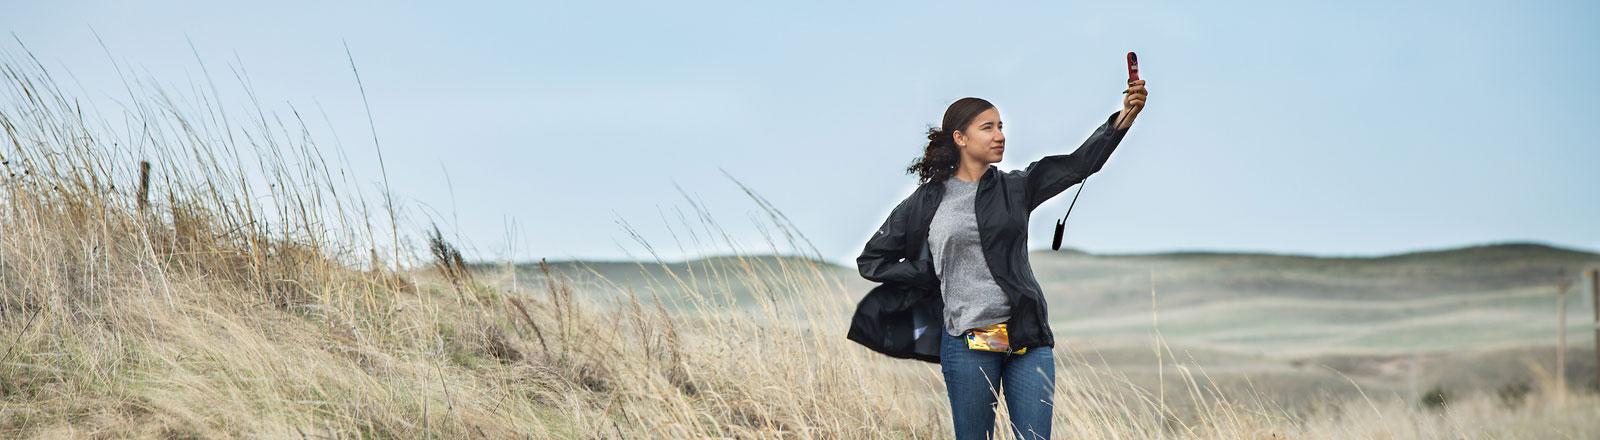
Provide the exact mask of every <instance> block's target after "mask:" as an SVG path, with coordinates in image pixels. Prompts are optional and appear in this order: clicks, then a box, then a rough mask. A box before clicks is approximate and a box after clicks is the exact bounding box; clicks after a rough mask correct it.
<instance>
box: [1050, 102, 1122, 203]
mask: <svg viewBox="0 0 1600 440" xmlns="http://www.w3.org/2000/svg"><path fill="white" fill-rule="evenodd" d="M1127 117H1128V113H1127V109H1123V110H1122V114H1121V115H1118V116H1117V122H1116V125H1112V126H1111V130H1112V131H1113V132H1115V131H1116V130H1120V128H1117V127H1121V126H1122V120H1123V119H1124V118H1127ZM1108 154H1109V153H1108ZM1088 185H1089V176H1083V181H1082V182H1078V192H1076V193H1073V194H1072V204H1069V205H1067V215H1064V216H1061V223H1066V222H1067V217H1071V216H1072V208H1073V207H1076V206H1078V196H1081V195H1083V187H1085V186H1088Z"/></svg>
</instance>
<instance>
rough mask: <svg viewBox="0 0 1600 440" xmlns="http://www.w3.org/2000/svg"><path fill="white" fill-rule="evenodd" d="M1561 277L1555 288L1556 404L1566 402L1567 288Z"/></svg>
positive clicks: (1564, 280) (1568, 283) (1569, 282)
mask: <svg viewBox="0 0 1600 440" xmlns="http://www.w3.org/2000/svg"><path fill="white" fill-rule="evenodd" d="M1570 284H1572V282H1571V281H1568V280H1567V279H1566V277H1562V278H1561V281H1560V283H1559V284H1558V285H1557V287H1556V404H1557V405H1560V404H1563V403H1566V401H1567V286H1568V285H1570Z"/></svg>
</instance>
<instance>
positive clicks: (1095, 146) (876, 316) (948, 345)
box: [849, 80, 1148, 440]
mask: <svg viewBox="0 0 1600 440" xmlns="http://www.w3.org/2000/svg"><path fill="white" fill-rule="evenodd" d="M1144 84H1145V82H1144V81H1143V80H1139V81H1132V82H1129V83H1128V88H1127V90H1125V91H1124V92H1123V93H1124V94H1125V96H1124V98H1123V103H1122V109H1121V110H1120V111H1118V112H1116V113H1113V114H1111V116H1110V117H1108V118H1107V119H1106V122H1105V123H1104V124H1102V125H1101V126H1100V127H1099V128H1098V129H1097V130H1095V132H1094V134H1092V135H1090V136H1089V139H1088V140H1086V141H1085V142H1084V143H1083V145H1082V146H1080V147H1078V149H1077V151H1074V152H1073V153H1071V154H1064V155H1053V156H1045V157H1043V158H1041V159H1039V160H1037V161H1034V162H1033V163H1030V164H1028V166H1027V168H1025V169H1022V170H1013V171H1005V172H1001V171H999V170H998V169H997V168H996V167H995V166H994V165H992V164H994V163H996V162H999V161H1000V160H1001V158H1002V157H1003V156H1004V154H1005V144H1006V138H1005V134H1004V133H1003V131H1002V129H1003V128H1004V126H1003V124H1002V122H1001V120H1000V111H999V110H998V109H996V108H995V107H994V105H992V104H990V103H989V102H988V101H985V100H982V99H978V98H962V99H960V100H957V101H956V102H955V103H952V104H950V107H949V108H948V109H946V110H945V113H944V120H943V123H942V124H941V125H940V128H934V129H930V130H929V131H928V144H927V146H926V147H925V148H924V152H923V156H922V157H921V158H920V159H918V160H916V161H915V162H913V163H912V164H911V166H910V167H908V168H907V169H906V172H907V173H911V174H916V175H917V177H918V179H919V181H920V185H919V186H918V187H917V190H916V191H915V192H913V193H912V194H911V196H909V197H907V198H906V199H905V200H904V201H902V202H901V203H900V204H899V205H897V206H896V207H895V209H894V210H893V211H892V212H891V213H890V214H889V218H888V219H887V220H885V221H884V223H883V226H881V227H879V229H878V231H877V233H876V234H874V235H873V237H872V238H871V239H869V240H868V241H867V245H866V247H865V248H864V249H863V250H862V252H861V256H860V257H859V258H857V259H856V264H857V267H858V268H859V269H860V271H861V276H862V277H864V278H866V279H868V280H872V281H877V282H881V283H883V284H882V285H880V286H879V287H878V288H875V289H873V291H872V292H871V293H869V294H868V295H867V298H865V299H863V300H862V302H861V304H860V306H859V307H858V308H857V310H856V316H855V319H854V320H853V321H852V323H851V330H850V336H849V337H850V339H851V340H854V341H856V342H859V343H861V344H863V345H866V346H867V347H869V348H872V349H874V350H877V351H879V352H882V353H885V354H889V355H891V356H896V357H905V358H914V359H921V360H926V361H931V362H938V363H939V364H940V370H941V371H942V372H943V373H944V381H945V390H946V392H947V393H948V394H949V397H950V408H951V414H952V418H953V419H954V422H955V423H954V424H955V432H956V438H957V439H963V440H964V439H977V438H985V437H987V436H992V435H993V432H994V405H996V403H997V399H996V394H1003V395H1004V396H1005V399H1006V406H1007V408H1009V410H1010V414H1011V422H1012V429H1013V431H1014V433H1015V434H1016V436H1017V438H1026V439H1032V438H1046V439H1048V438H1050V421H1051V409H1052V407H1053V406H1052V403H1051V400H1052V394H1053V392H1054V390H1055V362H1054V357H1053V355H1052V353H1051V347H1053V346H1054V345H1055V338H1054V336H1053V335H1052V333H1051V332H1050V327H1049V322H1050V321H1049V319H1048V317H1047V316H1046V310H1047V308H1048V307H1047V306H1046V304H1045V300H1044V296H1043V295H1042V293H1041V289H1040V288H1039V282H1038V281H1037V280H1036V279H1035V278H1034V276H1033V269H1032V268H1031V267H1030V266H1029V265H1028V248H1027V233H1028V214H1029V213H1031V212H1032V211H1033V209H1034V208H1037V207H1038V206H1039V205H1040V204H1042V203H1044V202H1045V201H1046V200H1049V199H1050V198H1051V197H1053V196H1055V195H1056V194H1059V193H1061V192H1062V191H1064V190H1066V189H1067V188H1068V187H1071V186H1072V185H1075V184H1077V183H1079V182H1082V181H1083V179H1084V178H1086V177H1088V176H1089V174H1092V173H1094V172H1096V171H1098V170H1099V169H1100V167H1101V166H1102V165H1104V164H1105V162H1106V159H1107V158H1108V157H1109V156H1110V154H1111V152H1112V151H1114V150H1115V149H1116V146H1117V144H1118V143H1120V142H1121V140H1122V137H1123V135H1125V134H1126V133H1127V130H1128V128H1129V127H1131V126H1132V124H1133V121H1134V119H1135V118H1136V117H1138V115H1139V112H1140V111H1142V110H1143V109H1144V103H1145V99H1146V97H1147V96H1148V92H1147V91H1146V90H1145V86H1144ZM936 323H937V325H936ZM999 327H1004V329H1005V330H1006V332H1008V333H1009V338H1008V339H1009V343H1010V347H1011V348H1010V351H983V350H975V349H972V348H969V344H968V342H967V338H966V336H967V335H968V334H969V333H971V332H973V331H974V330H979V331H985V330H994V329H996V328H999ZM934 329H937V330H938V331H937V332H933V331H929V330H934ZM982 333H987V332H982Z"/></svg>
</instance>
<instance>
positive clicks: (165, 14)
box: [0, 1, 1600, 264]
mask: <svg viewBox="0 0 1600 440" xmlns="http://www.w3.org/2000/svg"><path fill="white" fill-rule="evenodd" d="M16 3H20V4H10V5H7V6H6V13H4V14H0V28H3V29H4V30H6V31H8V32H11V33H15V34H16V36H17V37H18V38H20V39H21V40H22V41H23V42H24V43H25V44H27V45H28V47H29V48H30V49H32V50H33V51H34V52H35V53H36V54H37V55H38V56H39V57H40V58H41V59H42V60H43V61H44V62H45V63H46V64H47V65H50V66H52V67H53V68H62V69H66V70H70V71H71V72H72V73H73V75H74V76H75V77H76V82H77V83H81V84H82V85H83V87H84V88H86V89H89V90H92V91H95V92H98V93H101V94H102V95H100V96H109V95H110V94H112V93H116V92H117V91H119V90H121V85H120V83H119V82H117V80H116V73H115V71H114V69H113V68H112V65H111V62H110V61H109V60H108V58H107V55H106V53H105V51H104V50H102V48H101V47H100V45H99V44H98V43H97V42H96V40H95V36H94V34H93V33H91V29H93V31H94V32H98V33H99V35H100V37H102V38H103V39H104V41H105V43H106V45H107V46H108V48H109V49H110V52H111V56H112V57H113V58H115V59H116V60H118V61H119V62H125V63H128V64H131V65H134V66H138V67H139V68H141V69H142V70H145V71H148V74H150V75H152V76H154V77H156V78H157V79H159V80H161V81H165V82H169V83H173V84H187V82H188V81H190V79H191V78H194V77H195V76H197V72H198V68H197V64H196V63H195V56H194V53H192V52H191V49H190V47H189V43H188V42H187V41H186V39H187V40H192V41H193V43H194V46H195V48H196V49H197V50H198V52H199V54H200V56H201V57H202V58H204V59H205V60H206V62H207V63H208V65H209V66H210V67H211V68H213V69H220V70H222V71H224V72H225V71H226V69H227V66H229V65H240V66H242V67H244V68H245V69H247V70H248V72H249V73H250V77H251V80H252V82H253V84H254V86H255V89H256V91H257V93H258V94H259V95H260V96H262V97H263V99H264V100H265V101H266V102H267V103H269V104H272V105H277V104H273V103H294V104H296V105H299V106H314V105H315V104H316V103H320V104H321V105H322V106H323V108H324V109H325V110H326V111H327V112H328V113H329V115H330V117H331V119H332V122H333V125H334V126H335V127H336V128H337V130H338V133H339V136H340V137H341V138H342V139H343V144H344V146H345V148H346V149H347V152H346V153H347V154H348V155H349V156H350V158H351V160H352V161H354V162H356V170H355V171H356V172H357V173H359V174H360V175H362V176H364V177H365V178H366V179H367V181H368V182H375V181H376V180H377V179H378V173H377V168H376V158H375V156H374V154H373V151H372V148H371V144H370V143H369V142H367V141H366V140H367V139H368V138H367V136H368V131H367V127H366V119H365V114H364V113H363V112H362V110H361V104H360V95H359V94H358V92H357V90H356V86H355V82H354V79H353V78H352V76H351V74H350V72H349V67H348V63H347V61H346V58H345V49H344V46H343V44H344V43H343V42H345V41H348V43H349V46H350V48H351V50H352V51H353V52H354V55H355V58H356V61H357V63H358V64H359V67H360V68H361V71H362V75H363V80H364V81H365V82H366V88H367V93H368V95H369V98H370V100H371V103H372V107H373V117H374V118H375V119H376V124H377V132H378V134H379V136H380V137H381V139H382V142H383V146H384V151H385V159H386V161H387V164H388V167H389V171H390V173H391V175H392V176H394V177H393V182H392V183H393V187H394V191H395V193H396V194H397V195H398V196H400V197H401V198H402V200H403V201H404V202H406V203H410V204H414V205H417V206H427V207H431V209H434V210H437V211H441V212H445V213H446V218H445V220H446V221H449V218H448V217H449V212H450V211H452V210H453V211H454V216H455V217H457V218H459V223H458V224H457V225H456V228H458V229H459V231H460V234H461V235H462V236H463V237H465V238H466V239H467V241H468V242H469V243H470V246H471V248H472V249H473V250H475V251H476V253H478V254H479V256H481V257H484V258H496V257H502V256H504V254H505V249H506V246H505V245H504V242H505V235H506V232H505V231H506V230H507V224H508V222H509V221H510V220H513V219H514V220H515V222H516V225H517V226H516V230H517V231H518V235H519V237H518V239H517V240H516V241H517V245H516V249H515V250H514V251H513V256H514V257H516V258H519V259H528V258H538V257H549V258H552V259H565V258H608V259H609V258H623V257H624V256H625V253H626V252H632V253H634V254H636V255H637V254H638V252H639V251H638V248H637V246H634V245H633V244H632V242H631V240H630V239H629V238H628V235H627V234H626V233H625V232H624V231H623V230H622V229H621V228H620V227H619V226H618V225H617V224H616V220H618V219H627V220H628V221H629V222H631V223H633V224H635V225H637V226H638V227H639V228H640V231H641V232H642V233H644V234H645V235H646V236H647V237H648V238H650V239H651V240H652V241H653V242H655V243H656V244H657V246H658V247H663V248H664V249H662V250H663V251H665V253H666V255H667V256H668V257H675V256H681V255H682V254H681V253H680V252H679V251H678V250H677V249H676V246H674V245H672V237H671V235H669V233H668V232H667V231H666V230H665V229H664V228H663V227H662V221H661V217H660V214H659V213H658V212H659V211H658V210H670V209H672V208H673V207H679V208H681V209H687V205H686V204H685V203H684V202H683V200H682V198H681V197H680V196H679V195H678V193H677V190H675V189H674V187H673V183H674V182H676V183H677V184H678V185H681V186H682V187H683V188H684V189H686V190H688V191H689V192H692V193H695V194H696V195H697V196H698V197H700V198H702V199H703V200H704V201H705V202H706V204H707V206H708V207H709V208H710V209H711V211H712V213H713V215H715V216H716V218H717V219H718V220H719V221H721V222H722V223H723V224H724V225H725V226H726V227H727V228H728V229H729V231H730V233H732V234H734V236H735V237H736V238H737V239H740V240H743V241H745V242H747V243H749V247H750V248H752V249H757V250H759V249H760V247H761V246H760V245H759V243H760V241H759V239H758V237H759V232H758V231H757V230H756V228H755V227H753V226H751V225H750V223H751V220H750V219H751V218H752V216H753V215H756V214H755V212H756V210H757V208H756V206H755V205H754V204H753V203H751V202H750V201H748V200H747V199H746V198H745V197H744V196H743V195H742V193H741V192H740V191H739V189H738V188H737V187H735V186H734V185H733V184H732V183H731V182H729V181H728V180H727V179H726V178H725V177H723V176H722V174H721V172H719V171H718V169H719V168H720V169H725V170H727V171H728V172H729V173H731V174H732V175H733V176H734V177H737V178H739V179H740V180H742V181H744V182H745V183H747V184H749V185H750V186H752V187H753V188H754V189H755V190H757V191H760V192H761V193H762V194H763V195H765V196H766V197H767V198H768V199H769V200H770V201H772V202H773V203H774V204H775V205H776V206H777V207H778V208H779V209H782V210H783V211H784V212H786V213H787V215H788V216H789V217H790V218H791V219H792V220H793V221H794V222H795V223H796V224H797V225H798V226H799V228H800V229H801V232H803V233H805V234H806V235H807V236H809V237H810V238H811V239H812V240H813V241H814V242H815V243H816V245H817V247H818V248H819V250H820V251H821V252H822V254H823V255H824V257H826V258H828V259H830V260H833V261H836V262H840V263H843V264H849V263H850V262H851V260H853V258H854V257H855V255H856V254H857V253H858V252H859V251H860V247H861V245H862V243H864V241H865V240H866V238H867V237H868V236H869V235H870V234H871V233H872V232H873V231H874V230H875V229H876V227H877V225H878V224H879V223H880V222H881V221H882V220H883V217H884V216H885V215H886V214H887V213H888V212H889V209H890V208H891V207H893V206H894V204H895V203H897V202H898V201H899V200H901V199H902V198H904V197H905V196H906V195H907V194H909V193H910V192H911V190H912V188H913V186H914V181H913V177H912V176H909V175H906V174H904V173H903V169H904V167H905V166H906V165H907V163H908V162H909V161H910V160H911V159H912V158H914V157H915V156H916V155H917V154H918V152H919V150H920V148H921V143H922V142H923V140H924V139H923V136H922V134H923V131H924V130H925V129H926V127H927V126H928V124H935V123H937V122H938V119H939V117H940V116H941V114H942V112H943V110H944V107H945V106H946V105H947V104H948V103H949V102H951V101H953V100H955V99H957V98H960V97H963V96H979V97H984V98H986V99H989V100H990V101H992V102H994V103H995V104H996V105H998V106H999V108H1000V110H1001V114H1002V117H1003V118H1004V119H1005V120H1006V127H1007V134H1008V140H1009V142H1008V146H1009V147H1010V148H1008V150H1007V151H1006V160H1005V161H1004V162H1002V163H1001V164H1000V167H1001V168H1002V169H1014V168H1020V167H1022V166H1025V165H1026V164H1027V163H1028V162H1029V161H1031V160H1034V159H1037V158H1038V157H1040V156H1044V155H1047V154H1059V153H1064V152H1068V151H1071V149H1072V148H1075V147H1076V146H1077V145H1078V143H1079V142H1081V141H1082V140H1083V138H1084V136H1086V135H1087V134H1088V133H1089V131H1090V130H1092V129H1093V128H1094V126H1095V125H1097V124H1098V123H1099V122H1100V121H1102V120H1103V119H1104V118H1105V116H1106V115H1108V114H1109V113H1110V112H1112V111H1114V110H1115V108H1116V106H1117V105H1118V102H1119V99H1120V95H1119V92H1120V91H1121V90H1122V80H1123V76H1124V72H1123V67H1122V61H1121V60H1122V54H1123V53H1124V52H1126V51H1129V50H1134V51H1137V52H1139V54H1140V60H1141V65H1142V67H1143V75H1144V77H1145V79H1147V80H1148V81H1149V87H1150V90H1151V102H1150V107H1149V109H1148V110H1146V112H1145V113H1144V114H1143V115H1141V117H1140V119H1139V121H1138V123H1137V124H1136V125H1135V126H1134V128H1133V130H1132V132H1131V133H1130V134H1129V135H1128V137H1127V138H1126V139H1125V140H1124V141H1123V144H1122V147H1121V148H1119V150H1118V151H1117V153H1116V154H1115V155H1114V156H1112V158H1111V160H1110V162H1109V163H1108V164H1107V166H1106V167H1105V169H1104V170H1103V171H1102V172H1101V174H1098V175H1096V176H1095V177H1094V178H1092V179H1091V183H1090V185H1089V189H1088V190H1087V191H1085V192H1084V194H1083V197H1082V199H1081V200H1080V201H1079V202H1078V204H1079V206H1078V207H1077V210H1076V211H1075V212H1074V213H1073V218H1072V223H1071V225H1070V226H1069V228H1068V237H1067V246H1071V247H1077V248H1082V249H1085V250H1089V251H1091V252H1106V253H1121V252H1144V251H1163V250H1247V251H1267V252H1293V253H1312V254H1321V255H1370V254H1381V253H1390V252H1399V251H1407V250H1415V249H1430V248H1440V247H1452V246H1458V245H1468V244H1479V243H1488V242H1500V241H1511V240H1532V241H1539V242H1545V243H1550V244H1556V245H1561V246H1569V247H1578V248H1584V249H1589V250H1595V249H1600V144H1597V141H1596V139H1597V138H1600V137H1597V136H1600V111H1597V107H1596V106H1597V105H1600V86H1597V85H1596V82H1595V81H1594V80H1593V78H1594V77H1595V68H1596V67H1597V66H1600V24H1597V23H1600V2H1593V1H1561V2H1557V1H1539V2H1512V1H1505V2H1475V1H1439V2H1304V3H1295V2H1173V3H1161V2H1125V1H1119V2H1097V3H1083V2H1050V3H1035V2H1010V3H1005V4H993V3H988V4H969V3H925V2H904V3H895V4H884V3H874V2H827V3H823V2H805V3H807V4H806V5H803V6H802V5H787V6H780V5H775V4H768V3H767V2H725V3H720V4H706V3H693V4H691V3H684V2H649V3H637V4H635V3H628V4H619V3H610V2H560V3H553V4H524V3H523V2H503V3H466V2H448V3H446V2H439V3H436V4H432V5H418V6H398V5H394V4H391V3H392V2H359V3H357V2H350V3H344V4H340V5H331V6H330V5H328V4H326V3H333V2H301V1H275V2H247V3H244V4H242V5H220V4H218V3H221V2H171V1H151V2H117V1H84V2H74V3H75V4H61V3H65V2H16ZM7 46H8V48H7V50H13V49H14V48H15V43H14V42H8V43H7ZM324 145H325V147H326V148H333V144H332V142H326V143H325V144H324ZM444 170H448V172H449V177H450V179H451V181H452V182H451V183H452V184H453V186H454V188H455V198H454V201H452V199H451V196H450V192H449V191H448V190H447V186H446V185H445V172H444ZM1070 195H1071V194H1070V192H1069V193H1067V194H1066V196H1067V197H1062V196H1058V197H1057V198H1055V199H1053V200H1051V201H1050V202H1049V203H1046V204H1045V205H1044V206H1043V207H1042V208H1040V210H1039V211H1036V212H1035V215H1034V218H1033V222H1032V227H1031V229H1030V235H1031V243H1032V244H1033V247H1034V248H1035V249H1047V248H1048V247H1049V244H1050V243H1049V241H1050V235H1051V230H1052V228H1053V225H1054V219H1055V218H1059V216H1060V215H1061V214H1062V213H1063V212H1064V211H1065V210H1066V206H1067V202H1068V199H1069V198H1070ZM452 207H453V208H452ZM669 212H670V211H669ZM413 222H422V223H425V222H426V219H419V220H413ZM625 249H626V251H625ZM711 251H713V252H715V249H713V250H711ZM687 252H689V253H691V254H692V253H695V252H696V251H695V250H694V249H688V250H687Z"/></svg>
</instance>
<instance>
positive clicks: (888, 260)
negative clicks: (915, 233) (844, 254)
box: [856, 194, 933, 285]
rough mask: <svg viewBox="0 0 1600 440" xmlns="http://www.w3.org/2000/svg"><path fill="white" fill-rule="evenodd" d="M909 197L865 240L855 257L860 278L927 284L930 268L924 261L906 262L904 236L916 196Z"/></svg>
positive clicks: (928, 262)
mask: <svg viewBox="0 0 1600 440" xmlns="http://www.w3.org/2000/svg"><path fill="white" fill-rule="evenodd" d="M916 196H917V195H916V194H912V195H911V196H910V197H907V198H906V199H905V200H903V201H901V202H900V204H899V205H896V206H895V207H894V210H893V211H891V212H890V213H889V218H887V219H885V220H884V221H883V225H882V226H879V227H878V230H877V231H876V232H874V233H873V234H872V238H868V239H867V244H866V246H865V247H863V248H862V249H861V256H859V257H856V268H857V269H858V270H859V271H860V272H861V277H862V278H866V279H867V280H869V281H875V282H880V283H887V282H900V283H909V284H917V285H926V284H927V283H928V282H929V280H928V278H927V276H928V275H931V274H932V270H933V266H932V265H931V264H932V263H931V262H930V261H927V260H925V259H920V258H918V259H906V258H905V255H906V254H907V252H906V249H905V247H906V242H907V240H906V234H907V231H908V230H909V229H910V228H909V226H910V222H911V219H910V217H911V205H912V204H911V200H912V198H914V197H916Z"/></svg>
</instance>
